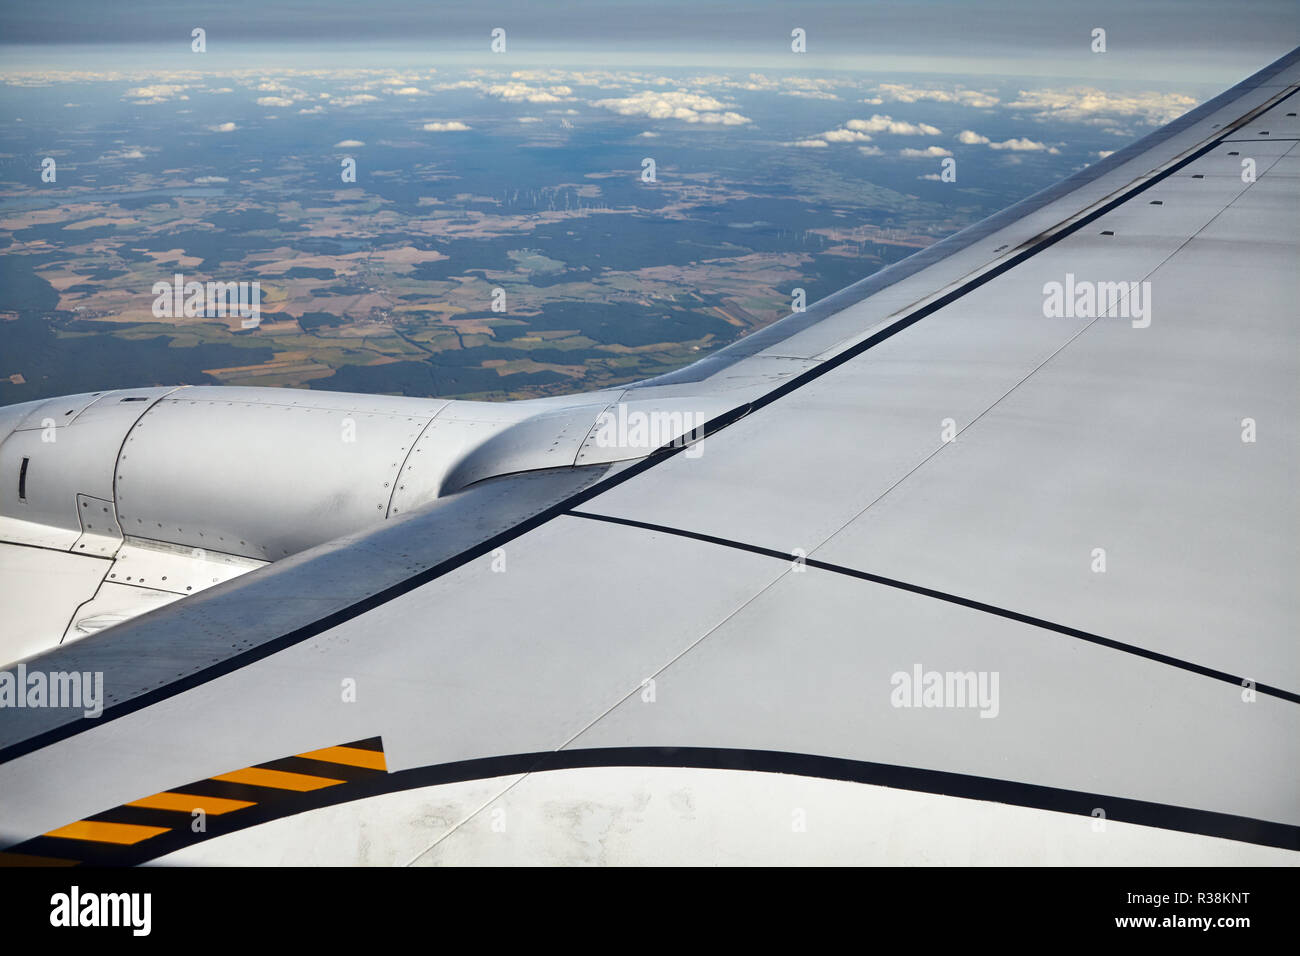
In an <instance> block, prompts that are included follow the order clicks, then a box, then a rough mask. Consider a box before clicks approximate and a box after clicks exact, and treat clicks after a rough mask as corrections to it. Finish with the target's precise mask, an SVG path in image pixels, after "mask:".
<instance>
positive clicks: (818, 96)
mask: <svg viewBox="0 0 1300 956" xmlns="http://www.w3.org/2000/svg"><path fill="white" fill-rule="evenodd" d="M780 95H781V96H800V97H803V98H804V99H808V100H838V99H839V96H837V95H836V94H834V93H830V92H828V91H826V90H782V91H781V94H780Z"/></svg>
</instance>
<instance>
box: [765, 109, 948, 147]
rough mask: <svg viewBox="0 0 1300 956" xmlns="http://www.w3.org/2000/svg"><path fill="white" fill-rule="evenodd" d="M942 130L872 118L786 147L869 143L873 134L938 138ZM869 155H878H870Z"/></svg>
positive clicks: (886, 118)
mask: <svg viewBox="0 0 1300 956" xmlns="http://www.w3.org/2000/svg"><path fill="white" fill-rule="evenodd" d="M939 132H940V130H939V129H938V128H937V127H934V126H931V125H929V124H928V123H908V122H906V121H904V120H896V119H894V118H893V117H892V116H881V115H879V114H877V115H875V116H872V117H871V119H851V120H849V121H848V122H847V123H845V124H844V125H843V126H841V127H840V128H839V129H830V130H827V131H826V132H824V133H818V134H817V135H816V136H812V137H809V138H808V139H802V140H797V141H795V142H793V143H786V144H784V145H786V146H815V145H822V146H825V145H829V144H830V143H869V142H871V140H872V136H871V134H872V133H892V134H894V135H898V136H937V135H939ZM868 155H876V154H874V153H869V154H868Z"/></svg>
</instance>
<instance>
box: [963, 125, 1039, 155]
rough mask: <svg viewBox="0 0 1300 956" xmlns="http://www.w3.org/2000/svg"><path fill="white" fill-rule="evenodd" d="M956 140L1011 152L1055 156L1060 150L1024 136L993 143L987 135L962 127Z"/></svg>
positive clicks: (968, 144) (970, 144)
mask: <svg viewBox="0 0 1300 956" xmlns="http://www.w3.org/2000/svg"><path fill="white" fill-rule="evenodd" d="M957 142H959V143H965V144H966V145H967V146H987V147H988V148H989V149H1000V150H1010V151H1011V152H1013V153H1051V154H1052V155H1053V156H1055V155H1058V154H1059V153H1060V152H1061V151H1060V150H1059V149H1057V148H1056V147H1055V146H1048V145H1047V144H1046V143H1039V142H1035V141H1034V140H1032V139H1026V138H1024V137H1022V138H1020V139H1007V140H1003V141H1002V142H1000V143H995V142H993V140H991V139H989V138H988V137H987V136H981V135H980V134H979V133H977V132H975V131H974V130H972V129H964V130H962V131H961V132H960V133H958V134H957Z"/></svg>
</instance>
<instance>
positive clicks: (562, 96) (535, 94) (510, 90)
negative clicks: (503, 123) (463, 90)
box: [483, 83, 573, 103]
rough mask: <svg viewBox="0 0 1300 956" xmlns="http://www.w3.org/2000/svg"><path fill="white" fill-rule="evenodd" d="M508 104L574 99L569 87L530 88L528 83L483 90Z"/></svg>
mask: <svg viewBox="0 0 1300 956" xmlns="http://www.w3.org/2000/svg"><path fill="white" fill-rule="evenodd" d="M483 92H484V93H486V94H488V96H495V97H497V98H498V99H502V100H505V101H506V102H507V103H563V102H564V101H565V100H571V99H573V88H572V87H569V86H550V87H541V86H529V85H528V84H527V83H494V84H492V85H490V86H488V87H486V88H485V89H484V90H483Z"/></svg>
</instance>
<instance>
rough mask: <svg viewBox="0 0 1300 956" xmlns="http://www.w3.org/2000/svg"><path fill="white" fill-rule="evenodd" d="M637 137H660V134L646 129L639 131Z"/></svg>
mask: <svg viewBox="0 0 1300 956" xmlns="http://www.w3.org/2000/svg"><path fill="white" fill-rule="evenodd" d="M636 138H637V139H658V138H659V134H658V133H652V132H650V130H646V131H645V132H644V133H637V134H636Z"/></svg>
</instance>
